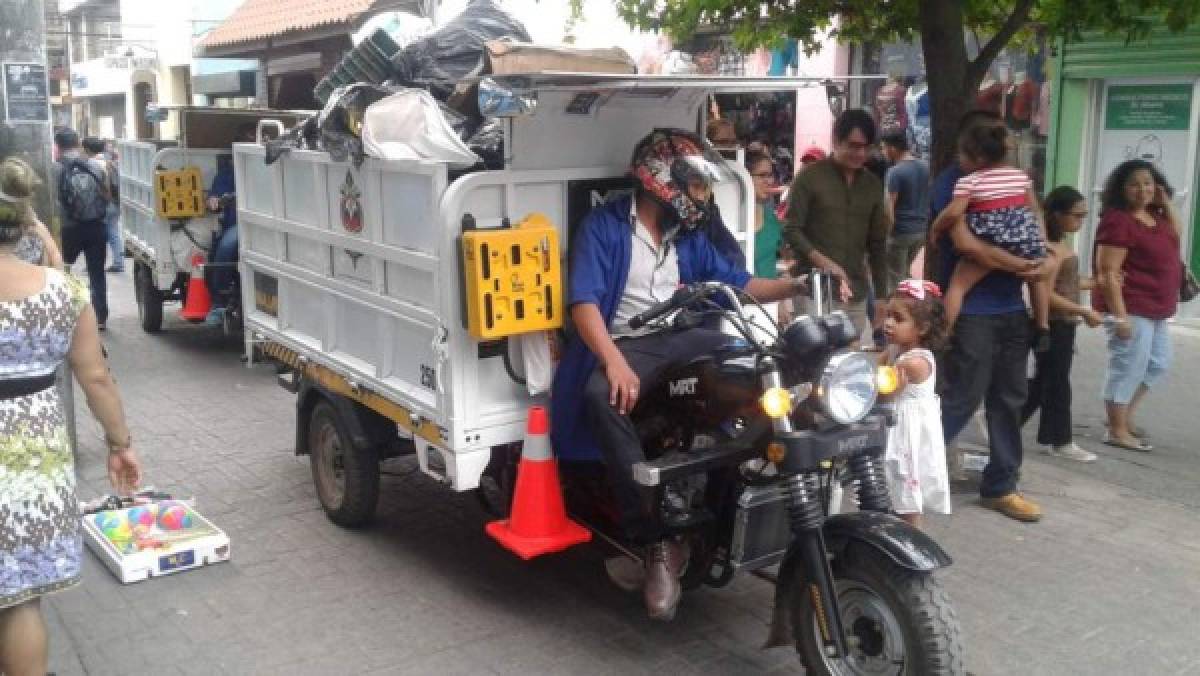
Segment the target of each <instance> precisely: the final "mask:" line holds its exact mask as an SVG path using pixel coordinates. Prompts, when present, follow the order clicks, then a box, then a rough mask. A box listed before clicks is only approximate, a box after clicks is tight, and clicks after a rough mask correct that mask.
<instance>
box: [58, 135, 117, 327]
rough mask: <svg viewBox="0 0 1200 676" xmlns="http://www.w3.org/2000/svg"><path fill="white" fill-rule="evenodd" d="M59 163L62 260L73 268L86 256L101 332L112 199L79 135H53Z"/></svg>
mask: <svg viewBox="0 0 1200 676" xmlns="http://www.w3.org/2000/svg"><path fill="white" fill-rule="evenodd" d="M54 145H55V146H56V147H57V148H58V152H59V159H58V162H57V163H55V165H54V190H55V194H56V195H57V197H58V202H59V207H60V213H61V214H62V245H63V247H62V248H63V251H62V253H63V260H64V261H65V262H66V264H67V265H74V264H75V261H77V260H79V254H81V253H82V254H83V257H84V260H85V261H86V262H87V273H88V285H89V287H90V288H91V299H92V307H93V308H94V310H95V312H96V321H97V325H98V328H99V329H100V330H101V331H103V330H104V328H105V322H107V321H108V281H107V280H106V279H105V278H104V257H105V254H106V249H107V246H108V236H107V229H106V228H107V226H106V225H105V223H104V219H105V218H107V215H108V204H109V202H110V201H111V198H110V197H109V196H108V192H107V189H106V187H105V183H106V180H105V177H104V174H103V170H102V168H101V166H100V165H99V163H96V162H92V161H89V160H88V159H87V158H85V157H83V155H82V149H81V147H80V143H79V134H76V133H75V132H74V131H73V130H71V129H63V130H61V131H59V132H58V133H57V134H55V135H54Z"/></svg>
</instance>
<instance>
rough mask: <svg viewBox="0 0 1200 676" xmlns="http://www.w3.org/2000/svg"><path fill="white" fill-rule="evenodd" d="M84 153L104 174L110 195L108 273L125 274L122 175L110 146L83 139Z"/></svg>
mask: <svg viewBox="0 0 1200 676" xmlns="http://www.w3.org/2000/svg"><path fill="white" fill-rule="evenodd" d="M83 152H84V153H86V154H87V156H88V159H89V160H92V161H93V162H95V163H96V165H97V166H98V167H99V168H100V169H101V170H102V171H103V172H104V173H103V177H104V187H105V190H106V191H107V193H108V209H107V210H106V212H105V214H104V234H105V238H106V239H107V241H108V248H109V251H110V252H111V254H112V264H110V265H109V266H108V267H107V268H105V271H106V272H116V273H120V272H125V249H124V247H122V246H121V175H120V173H119V172H118V170H117V163H116V162H114V161H113V159H112V154H111V153H110V152H109V146H108V144H107V143H105V142H104V141H101V140H100V139H98V138H96V137H94V136H89V137H87V138H85V139H83Z"/></svg>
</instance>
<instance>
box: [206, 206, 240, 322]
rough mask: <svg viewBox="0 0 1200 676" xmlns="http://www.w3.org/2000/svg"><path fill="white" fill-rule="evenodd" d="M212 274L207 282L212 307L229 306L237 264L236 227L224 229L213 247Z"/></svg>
mask: <svg viewBox="0 0 1200 676" xmlns="http://www.w3.org/2000/svg"><path fill="white" fill-rule="evenodd" d="M212 262H213V263H216V265H213V266H212V273H211V275H210V278H209V280H208V288H209V290H210V291H211V292H212V297H213V303H212V304H213V307H225V306H226V305H228V304H229V292H230V287H231V286H232V285H233V279H234V277H235V276H236V275H237V262H238V229H237V226H236V225H235V226H233V227H229V228H225V229H224V230H222V231H221V234H220V235H219V236H218V237H217V241H216V243H215V244H214V245H213V254H212Z"/></svg>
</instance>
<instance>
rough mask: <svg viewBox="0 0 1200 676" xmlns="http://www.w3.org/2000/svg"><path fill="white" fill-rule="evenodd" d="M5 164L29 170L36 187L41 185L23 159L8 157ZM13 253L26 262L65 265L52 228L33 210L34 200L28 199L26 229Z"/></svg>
mask: <svg viewBox="0 0 1200 676" xmlns="http://www.w3.org/2000/svg"><path fill="white" fill-rule="evenodd" d="M5 166H12V167H13V171H16V170H18V169H19V170H20V171H21V172H27V174H28V175H29V176H30V177H32V178H31V179H30V180H31V181H32V182H33V185H34V187H36V186H38V185H41V180H40V179H38V178H37V177H36V174H35V172H34V171H33V168H32V167H30V166H29V165H28V164H26V163H25V162H24V161H23V160H20V159H17V158H15V157H14V158H8V159H7V160H5ZM13 255H14V256H16V257H17V258H19V259H20V260H23V261H25V262H26V263H32V264H33V265H45V266H48V267H52V268H59V269H61V268H62V266H63V261H62V254H61V253H59V251H58V244H57V243H55V241H54V236H53V235H51V234H50V230H49V229H48V228H46V224H45V223H42V221H41V219H39V218H38V217H37V214H36V213H35V212H34V210H33V203H32V201H28V200H27V201H26V210H25V216H24V230H23V232H22V233H21V237H20V239H18V240H17V243H16V245H15V246H14V247H13Z"/></svg>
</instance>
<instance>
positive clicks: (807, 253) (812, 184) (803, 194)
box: [783, 110, 891, 329]
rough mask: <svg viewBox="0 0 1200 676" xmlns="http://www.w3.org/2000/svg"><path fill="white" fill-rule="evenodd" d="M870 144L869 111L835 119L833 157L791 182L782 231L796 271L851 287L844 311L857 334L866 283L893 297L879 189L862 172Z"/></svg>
mask: <svg viewBox="0 0 1200 676" xmlns="http://www.w3.org/2000/svg"><path fill="white" fill-rule="evenodd" d="M874 143H875V122H874V120H872V119H871V116H870V114H868V113H867V111H865V110H847V111H846V112H844V113H842V114H841V115H839V116H838V118H837V121H835V122H834V124H833V154H832V155H831V156H830V157H828V158H826V159H823V160H818V161H817V162H814V163H812V164H810V165H808V166H806V167H805V168H804V169H803V170H801V171H800V173H799V174H798V175H797V176H796V180H795V181H793V182H792V189H791V191H790V192H789V193H788V203H789V207H788V216H787V224H786V225H785V226H784V230H783V236H784V239H785V240H786V241H787V243H788V245H789V246H790V247H791V248H792V251H793V252H794V253H795V255H796V260H797V261H798V263H797V265H798V267H801V268H810V267H815V268H821V269H824V270H828V271H829V272H831V273H833V275H834V276H836V277H837V278H838V279H840V280H841V281H842V282H844V283H845V284H847V285H849V288H850V291H851V292H852V296H851V297H850V300H849V301H847V302H846V303H844V304H843V305H842V309H844V310H845V311H846V313H847V314H848V315H850V318H851V319H852V320H853V321H854V324H855V326H858V327H859V328H860V329H862V328H863V326H864V325H865V324H866V319H867V296H868V290H869V288H870V284H869V282H873V283H874V289H875V297H876V298H877V299H885V298H887V296H888V294H889V293H890V292H891V289H890V288H889V286H888V266H887V238H888V220H887V218H888V217H887V209H886V207H885V205H884V203H883V184H882V183H881V182H880V180H879V179H878V178H877V177H876V176H875V175H874V174H872V173H871V172H869V171H867V170H866V169H865V168H864V165H865V164H866V161H867V156H868V153H869V151H870V147H871V146H872V145H874ZM867 261H869V262H870V268H871V278H870V280H869V281H868V279H867V272H866V267H867V265H866V262H867ZM875 316H876V317H880V318H882V316H883V313H882V312H876V314H875Z"/></svg>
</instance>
